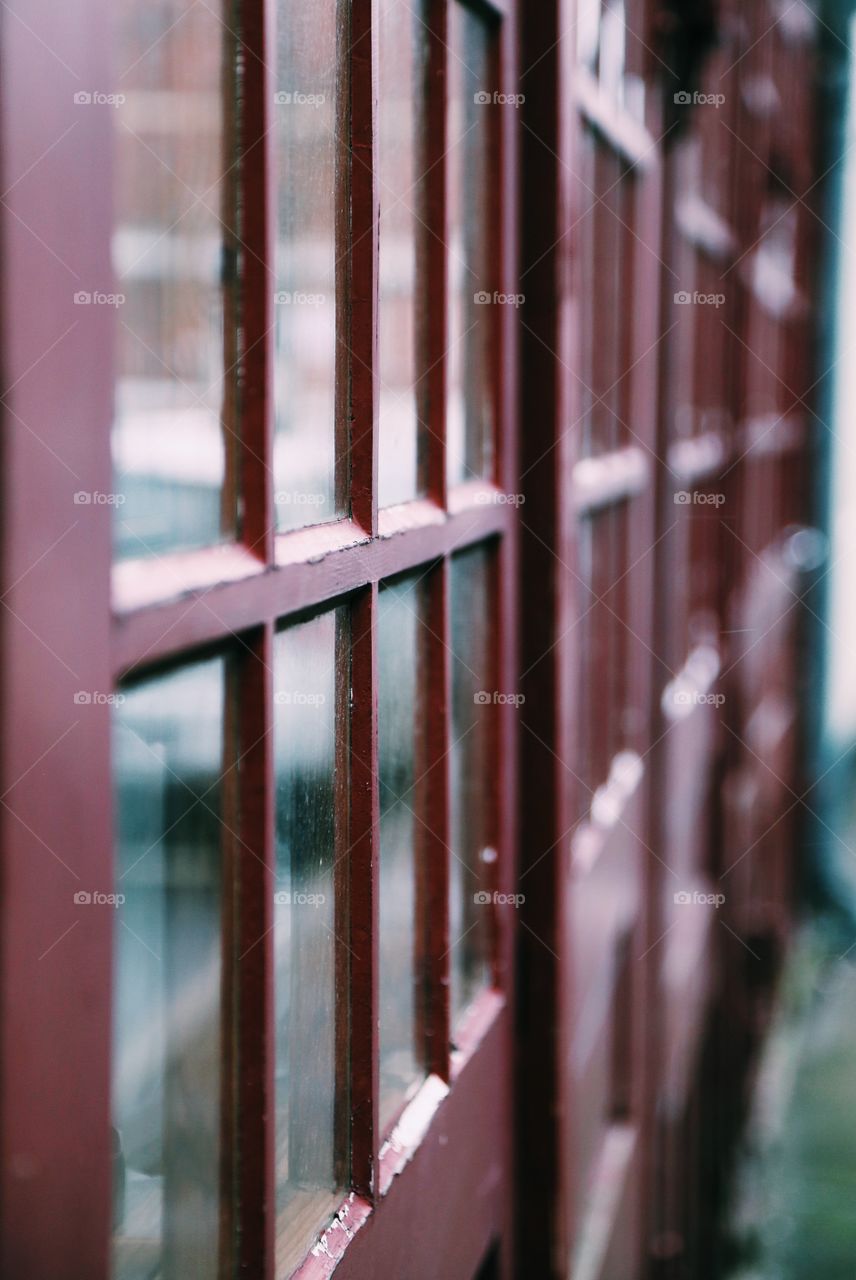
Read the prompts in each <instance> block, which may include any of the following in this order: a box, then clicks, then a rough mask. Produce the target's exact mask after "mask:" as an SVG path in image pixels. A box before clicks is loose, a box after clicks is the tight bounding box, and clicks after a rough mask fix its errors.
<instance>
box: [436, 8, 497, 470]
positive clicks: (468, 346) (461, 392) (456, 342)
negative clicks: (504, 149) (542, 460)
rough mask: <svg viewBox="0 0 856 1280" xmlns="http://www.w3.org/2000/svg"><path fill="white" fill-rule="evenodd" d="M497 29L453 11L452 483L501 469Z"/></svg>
mask: <svg viewBox="0 0 856 1280" xmlns="http://www.w3.org/2000/svg"><path fill="white" fill-rule="evenodd" d="M491 45H492V40H491V34H490V30H489V28H488V27H487V26H486V25H485V23H484V21H483V20H482V19H481V18H479V17H478V16H477V15H476V14H474V13H472V12H470V10H468V9H465V8H463V6H462V5H460V4H456V3H453V4H452V6H451V8H450V11H449V48H450V56H449V138H448V145H449V189H448V195H447V199H448V229H449V231H448V234H449V240H448V256H449V333H448V343H449V350H448V357H447V358H448V370H449V373H448V379H449V392H448V403H447V407H446V415H447V416H446V434H447V445H446V448H447V455H448V465H447V470H448V480H449V484H461V483H463V482H464V481H467V480H474V479H477V478H478V477H480V476H486V477H489V476H490V474H491V472H492V469H493V447H494V420H495V406H494V388H493V370H492V367H491V353H492V351H493V347H494V342H495V337H494V335H495V332H496V325H495V323H494V312H495V310H496V307H497V305H499V304H498V300H497V298H496V296H495V293H494V289H493V283H492V280H493V274H492V271H491V236H490V231H491V210H492V209H494V208H495V206H496V201H497V198H498V192H497V190H496V184H495V182H494V179H493V173H492V169H493V166H492V164H491V157H490V152H491V132H492V127H493V126H492V121H493V120H494V119H495V113H496V112H498V111H501V110H511V109H512V108H510V107H505V106H500V105H499V104H494V102H493V95H492V79H493V77H492V75H491Z"/></svg>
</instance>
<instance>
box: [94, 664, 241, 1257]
mask: <svg viewBox="0 0 856 1280" xmlns="http://www.w3.org/2000/svg"><path fill="white" fill-rule="evenodd" d="M225 675H226V672H225V662H224V660H223V659H220V658H214V659H211V660H209V661H207V662H202V663H198V664H196V665H194V666H188V667H184V668H182V669H180V670H178V671H175V672H171V673H170V674H167V675H161V676H158V677H156V678H154V679H151V680H147V681H146V682H145V683H143V684H136V685H134V686H131V687H128V688H127V689H126V690H125V691H124V692H123V695H122V696H123V698H124V701H123V702H121V703H120V704H119V705H118V706H117V708H116V712H115V721H114V770H115V779H116V809H117V815H118V817H117V821H118V844H117V853H116V881H115V886H114V892H115V894H116V895H117V902H118V905H117V906H116V907H115V910H116V933H115V985H114V997H113V1029H114V1030H113V1037H114V1044H113V1147H114V1155H113V1221H114V1237H113V1275H114V1276H115V1277H116V1278H117V1280H139V1278H140V1277H143V1276H158V1277H162V1278H163V1280H186V1277H188V1276H195V1277H199V1280H208V1278H210V1280H217V1277H218V1276H219V1275H220V1269H219V1267H220V1263H219V1257H220V1251H219V1238H220V1211H221V1202H220V1201H221V1158H222V1156H223V1154H224V1152H223V1149H222V1133H223V1130H224V1123H223V1117H222V1100H221V1095H222V1089H223V1083H224V1082H223V1081H222V1079H221V1062H222V1055H223V1042H224V1025H223V1021H224V1019H223V1003H222V999H223V998H222V977H223V954H222V951H223V946H222V851H221V850H222V834H223V827H222V826H221V807H222V794H221V793H222V787H221V782H220V778H221V775H222V773H223V722H224V715H223V710H224V701H225ZM92 897H93V901H92V902H91V903H90V904H85V905H86V909H87V910H92V911H99V910H101V911H103V910H109V909H110V906H109V905H102V904H100V903H98V902H96V901H95V900H94V895H92Z"/></svg>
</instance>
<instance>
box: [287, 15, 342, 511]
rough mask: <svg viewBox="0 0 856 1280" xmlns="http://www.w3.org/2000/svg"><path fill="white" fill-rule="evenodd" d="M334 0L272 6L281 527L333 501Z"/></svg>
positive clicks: (333, 506) (331, 507)
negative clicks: (274, 29) (274, 23)
mask: <svg viewBox="0 0 856 1280" xmlns="http://www.w3.org/2000/svg"><path fill="white" fill-rule="evenodd" d="M337 9H338V2H337V0H314V2H313V3H312V4H293V3H292V2H291V0H279V2H278V4H277V41H276V77H277V79H276V84H277V91H276V94H275V98H274V108H273V111H274V136H275V153H276V175H275V176H276V208H277V212H276V228H277V232H276V234H277V243H276V263H275V267H276V306H275V320H274V323H275V326H276V327H275V344H276V364H275V374H274V376H275V404H276V441H275V445H274V485H275V487H276V510H277V526H278V528H279V529H281V530H285V529H297V528H300V527H301V526H303V525H307V524H316V523H318V522H320V521H323V520H330V519H332V518H333V517H334V516H336V515H338V514H340V512H339V507H338V505H337V501H336V475H335V472H336V210H337V204H338V201H337V181H336V180H337V172H338V165H337V155H338V151H339V146H338V139H337V132H338V120H337V111H336V40H337V34H336V14H337Z"/></svg>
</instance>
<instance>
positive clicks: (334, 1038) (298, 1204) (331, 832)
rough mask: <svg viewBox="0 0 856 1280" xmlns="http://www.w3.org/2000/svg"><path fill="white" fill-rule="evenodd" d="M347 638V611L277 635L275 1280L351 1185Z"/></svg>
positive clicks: (294, 1258) (305, 1246) (305, 1244)
mask: <svg viewBox="0 0 856 1280" xmlns="http://www.w3.org/2000/svg"><path fill="white" fill-rule="evenodd" d="M346 629H347V628H346V619H345V613H344V610H342V609H338V610H335V611H331V612H329V613H324V614H321V615H320V616H319V617H317V618H313V619H312V620H311V621H309V622H303V623H299V624H297V625H295V626H290V627H288V628H286V629H285V630H284V631H280V632H279V633H278V635H277V637H276V647H275V652H274V685H275V689H276V694H275V702H276V705H275V708H274V734H275V737H274V750H275V760H276V882H277V888H276V898H275V904H274V945H275V952H276V977H275V985H276V1160H277V1213H278V1231H277V1274H278V1275H279V1274H290V1268H291V1267H293V1266H294V1265H295V1263H296V1262H297V1261H298V1260H299V1259H300V1258H301V1257H302V1255H303V1254H304V1253H305V1251H306V1249H307V1248H308V1247H309V1246H310V1245H311V1243H312V1241H313V1240H314V1238H315V1236H316V1235H317V1233H318V1230H319V1228H321V1227H322V1226H323V1225H324V1223H325V1220H326V1219H327V1218H328V1217H329V1216H330V1215H331V1214H332V1213H333V1211H334V1210H335V1209H336V1207H337V1206H338V1202H339V1199H340V1195H339V1192H340V1191H341V1189H342V1188H343V1187H344V1185H345V1181H346V1178H347V1162H346V1160H345V1155H346V1151H347V1120H348V1117H347V1094H346V1090H345V1088H344V1075H345V1071H346V1065H347V1056H346V1050H345V1047H344V1046H345V1044H346V1040H347V1003H346V998H345V987H346V974H347V960H348V950H347V939H348V927H347V918H346V909H345V902H344V901H343V899H342V895H341V893H339V892H338V888H339V883H340V881H341V880H342V878H343V872H344V868H345V861H344V859H345V854H346V852H347V849H346V844H345V841H346V836H347V821H346V813H345V804H346V801H347V761H348V742H349V736H348V722H347V707H348V701H349V690H348V686H349V683H350V676H349V669H348V662H347V657H346V655H347V635H346ZM337 672H338V675H337ZM337 692H338V696H337Z"/></svg>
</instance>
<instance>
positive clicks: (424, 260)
mask: <svg viewBox="0 0 856 1280" xmlns="http://www.w3.org/2000/svg"><path fill="white" fill-rule="evenodd" d="M451 2H452V0H425V7H424V13H425V25H426V27H427V28H428V31H427V36H426V39H427V46H428V49H427V57H426V59H425V73H424V78H423V83H422V85H421V86H420V92H421V94H422V100H423V104H424V110H423V113H422V120H423V122H424V138H423V140H422V145H421V147H420V157H419V158H420V161H421V166H420V167H421V169H422V171H423V173H424V174H425V180H424V201H425V203H424V209H425V220H426V222H427V224H428V227H430V228H431V229H432V230H433V231H434V233H435V234H433V235H432V234H430V232H429V231H426V230H425V229H424V228H419V232H418V234H419V235H420V236H421V237H422V252H421V253H419V254H417V262H418V263H419V264H420V266H422V265H423V264H424V275H425V278H424V279H417V296H418V297H419V298H423V299H424V298H430V299H431V306H429V307H428V308H427V312H426V314H425V315H424V316H422V315H420V317H419V319H418V324H419V340H418V344H417V352H418V357H417V359H418V362H419V363H418V366H417V371H418V377H419V381H418V387H420V388H421V390H420V391H419V394H418V396H417V412H418V418H419V446H418V447H419V451H420V453H419V456H420V472H421V474H420V479H423V480H424V489H425V493H426V494H427V496H428V497H429V498H430V499H431V500H432V501H433V502H435V503H436V504H437V505H438V506H439V507H442V508H443V509H444V510H445V509H446V506H447V479H446V388H447V361H446V348H447V344H448V316H447V310H448V271H449V263H448V247H447V245H446V185H447V183H446V178H447V157H446V140H447V132H448V121H447V103H446V88H447V79H448V61H449V57H448V47H447V43H446V40H447V32H448V6H449V3H451ZM423 369H424V373H423V372H422V370H423Z"/></svg>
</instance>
